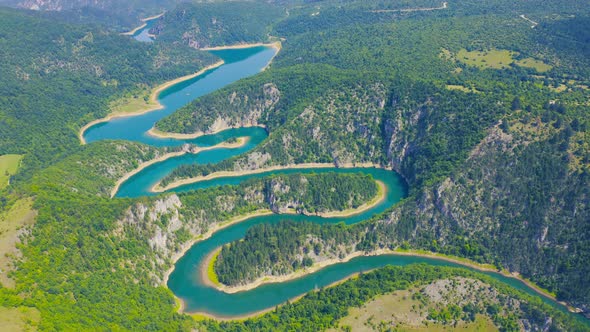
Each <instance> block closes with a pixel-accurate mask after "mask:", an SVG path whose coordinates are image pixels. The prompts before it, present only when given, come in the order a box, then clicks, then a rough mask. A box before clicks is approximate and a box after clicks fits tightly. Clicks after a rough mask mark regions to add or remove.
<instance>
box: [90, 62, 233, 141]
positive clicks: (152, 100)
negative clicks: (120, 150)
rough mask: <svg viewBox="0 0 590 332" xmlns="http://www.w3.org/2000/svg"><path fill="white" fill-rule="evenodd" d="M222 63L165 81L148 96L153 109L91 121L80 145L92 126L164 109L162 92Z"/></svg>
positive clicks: (115, 114)
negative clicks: (161, 97)
mask: <svg viewBox="0 0 590 332" xmlns="http://www.w3.org/2000/svg"><path fill="white" fill-rule="evenodd" d="M224 63H225V62H224V61H223V60H220V61H217V62H216V63H214V64H211V65H208V66H206V67H205V68H203V69H201V70H199V71H197V72H195V73H193V74H189V75H186V76H182V77H178V78H175V79H173V80H171V81H167V82H164V83H162V84H160V85H159V86H157V87H156V88H155V89H153V90H152V92H151V94H150V101H149V103H150V104H155V105H156V106H154V107H149V108H147V109H140V110H137V111H133V112H125V113H111V114H109V115H107V116H106V117H104V118H100V119H96V120H93V121H91V122H89V123H87V124H86V125H85V126H84V127H82V128H81V129H80V131H79V132H78V138H79V139H80V143H81V144H82V145H85V144H86V139H84V133H85V132H86V130H88V129H89V128H90V127H93V126H95V125H97V124H99V123H103V122H108V121H110V120H112V119H115V118H126V117H130V116H136V115H141V114H145V113H149V112H153V111H158V110H161V109H163V108H164V105H162V104H161V103H160V101H159V100H158V97H159V96H160V93H162V92H163V91H164V90H166V89H168V88H169V87H171V86H173V85H175V84H178V83H181V82H184V81H187V80H190V79H192V78H195V77H197V76H199V75H202V74H204V73H205V72H207V71H209V70H212V69H215V68H218V67H220V66H222V65H223V64H224Z"/></svg>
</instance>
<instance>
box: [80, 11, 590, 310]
mask: <svg viewBox="0 0 590 332" xmlns="http://www.w3.org/2000/svg"><path fill="white" fill-rule="evenodd" d="M149 25H150V22H148V27H149ZM146 30H147V29H143V30H141V31H139V32H138V33H137V36H136V38H138V39H140V40H141V39H142V38H143V37H138V36H141V34H142V33H143V32H145V31H146ZM142 31H143V32H142ZM275 52H276V50H275V49H273V48H269V47H263V46H262V47H252V48H246V49H232V50H220V51H211V53H213V54H215V55H217V56H219V57H220V58H222V59H223V60H224V61H225V64H223V65H222V66H220V67H217V68H215V69H212V70H209V71H207V72H205V73H204V74H202V75H200V76H198V77H195V78H193V79H190V80H188V81H185V82H181V83H178V84H176V85H173V86H171V87H169V88H168V89H166V90H164V91H163V92H162V93H161V94H160V96H159V101H160V103H161V104H162V105H163V106H164V108H163V109H161V110H157V111H153V112H149V113H145V114H141V115H137V116H129V117H122V118H115V119H112V120H110V121H108V122H104V123H100V124H97V125H94V126H92V127H90V128H88V130H86V131H85V132H84V133H83V135H84V138H85V140H86V142H88V143H91V142H94V141H98V140H104V139H123V140H129V141H136V142H141V143H145V144H150V145H153V146H159V147H163V146H179V145H182V144H185V143H191V144H195V145H197V146H212V145H215V144H218V143H220V142H222V141H224V140H227V139H229V138H232V137H249V138H250V140H249V141H248V143H247V144H246V145H244V146H242V147H240V148H234V149H229V148H221V149H214V150H209V151H205V152H201V153H199V154H196V155H192V154H187V155H183V156H181V157H175V158H171V159H168V160H166V161H163V162H160V163H157V164H154V165H152V166H150V167H147V168H146V169H144V170H143V171H141V172H140V173H138V174H136V175H135V176H132V177H131V178H129V179H128V180H127V181H125V182H124V183H123V184H122V185H121V186H120V188H119V191H118V192H117V194H116V196H117V197H138V196H146V195H153V193H151V192H150V188H151V187H152V186H153V185H154V184H156V183H157V182H159V181H160V180H161V179H162V178H163V177H165V176H166V175H168V174H169V173H170V172H172V171H173V170H174V169H175V168H177V167H179V166H180V165H185V164H203V163H217V162H220V161H222V160H225V159H227V158H230V157H232V156H235V155H238V154H242V153H245V152H247V151H249V150H251V149H253V148H254V147H256V146H257V145H258V144H260V143H261V142H262V141H263V140H264V139H265V138H266V137H267V133H266V131H265V130H264V129H262V128H256V127H255V128H240V129H230V130H226V131H223V132H220V133H218V134H215V135H206V136H202V137H199V138H196V139H190V140H181V139H171V138H157V137H153V136H150V135H149V134H148V131H149V129H150V128H152V127H153V125H154V124H155V123H156V122H157V121H158V120H160V119H162V118H164V117H166V116H168V115H170V114H172V113H173V112H175V111H176V110H178V109H179V108H181V107H182V106H184V105H186V104H188V103H190V102H191V101H192V100H194V99H196V98H198V97H200V96H203V95H205V94H208V93H210V92H213V91H215V90H218V89H220V88H222V87H224V86H226V85H228V84H230V83H232V82H235V81H237V80H239V79H241V78H245V77H249V76H252V75H255V74H256V73H258V72H260V71H261V70H262V69H263V68H265V67H266V66H267V64H268V63H269V62H270V61H271V60H272V58H273V56H274V55H275ZM312 171H313V172H316V173H319V172H342V173H350V172H363V173H369V174H371V175H372V176H373V177H374V178H375V179H378V180H381V181H383V182H384V183H385V185H386V186H387V188H388V191H387V196H386V199H385V200H383V201H382V202H380V203H379V204H377V205H376V206H375V207H373V208H371V209H370V210H368V211H365V212H363V213H361V214H358V215H354V216H350V217H347V218H321V217H309V216H301V215H293V216H279V215H270V216H262V217H254V218H250V219H247V220H246V221H244V222H241V223H238V224H235V225H233V226H230V227H227V228H225V229H222V230H220V231H218V232H216V233H215V234H213V236H212V237H211V238H209V239H207V240H204V241H201V242H198V243H196V244H195V245H194V246H193V247H192V248H191V249H190V250H189V251H188V252H187V253H186V254H185V255H184V256H183V257H182V258H181V259H179V260H178V262H177V263H176V264H175V269H174V271H173V272H172V273H171V275H170V277H169V280H168V287H169V288H170V289H171V290H172V292H173V293H174V294H175V295H176V296H177V297H178V298H180V299H181V300H182V301H183V303H184V310H185V311H186V312H201V313H207V314H211V315H215V316H217V317H225V318H228V317H229V318H231V317H238V316H244V315H248V314H251V313H254V312H258V311H261V310H265V309H268V308H272V307H274V306H276V305H278V304H280V303H284V302H285V301H287V300H288V299H292V298H294V297H297V296H299V295H302V294H304V293H306V292H309V291H310V290H313V289H315V288H318V287H324V286H327V285H330V284H332V283H334V282H336V281H338V280H341V279H343V278H346V277H347V276H350V275H352V274H355V273H358V272H361V271H368V270H371V269H375V268H378V267H382V266H385V265H397V266H405V265H408V264H413V263H426V264H430V265H441V266H461V267H464V266H463V265H459V264H455V263H452V262H448V261H445V260H442V259H436V258H426V257H418V256H400V255H381V256H370V257H358V258H354V259H352V260H350V261H348V262H346V263H339V264H335V265H332V266H329V267H326V268H324V269H321V270H320V271H318V272H316V273H313V274H309V275H306V276H304V277H301V278H298V279H295V280H291V281H288V282H283V283H276V284H267V285H263V286H260V287H257V288H255V289H253V290H250V291H244V292H239V293H235V294H226V293H224V292H221V291H218V290H216V289H214V288H212V287H209V286H206V285H205V283H204V282H203V280H201V276H200V273H199V267H200V266H201V265H202V263H203V261H204V259H205V257H206V256H207V255H208V254H210V253H211V252H212V251H213V250H215V248H218V247H219V246H222V245H224V244H226V243H229V242H231V241H235V240H238V239H240V238H243V237H244V235H245V233H246V231H247V230H248V229H249V228H250V227H252V226H254V225H256V224H260V223H276V222H278V221H279V220H281V219H290V220H308V221H313V222H317V223H333V222H341V221H343V222H345V223H347V224H352V223H356V222H360V221H362V220H366V219H368V218H370V217H371V216H374V215H375V214H378V213H381V212H383V211H385V210H387V209H388V208H390V207H391V206H392V205H394V204H395V203H397V202H398V201H399V200H400V199H402V198H403V197H404V196H405V195H406V192H407V188H406V185H405V183H404V181H403V180H402V179H401V177H400V176H399V175H398V174H396V173H395V172H393V171H387V170H383V169H375V168H352V169H339V168H321V169H304V170H297V169H289V170H282V171H274V172H272V173H273V174H277V173H294V172H312ZM268 174H269V173H261V174H256V175H248V176H237V177H228V178H219V179H214V180H209V181H203V182H198V183H194V184H189V185H185V186H181V187H178V188H175V189H173V190H172V191H177V192H179V191H187V190H195V189H201V188H207V187H211V186H218V185H227V184H237V183H240V182H241V181H244V180H246V179H248V178H252V177H262V176H264V175H268ZM465 268H466V267H465ZM484 273H485V274H487V275H490V276H492V277H493V278H495V279H497V280H500V281H502V282H504V283H507V284H509V285H511V286H513V287H515V288H517V289H519V290H522V291H524V292H526V293H528V294H531V295H535V296H538V297H540V298H541V299H543V301H545V302H546V303H549V304H551V305H553V306H554V307H556V308H558V309H560V310H562V311H564V312H565V311H567V310H566V308H565V307H564V306H563V305H561V304H559V303H557V302H555V301H553V300H551V299H549V298H547V297H544V296H540V295H539V294H538V293H537V292H535V291H534V290H533V289H531V288H530V287H529V286H527V285H526V284H525V283H523V282H522V281H520V280H518V279H515V278H510V277H506V276H504V275H502V274H499V273H495V272H484ZM572 315H573V314H572ZM573 316H574V317H576V318H578V319H583V318H580V317H582V316H581V315H573Z"/></svg>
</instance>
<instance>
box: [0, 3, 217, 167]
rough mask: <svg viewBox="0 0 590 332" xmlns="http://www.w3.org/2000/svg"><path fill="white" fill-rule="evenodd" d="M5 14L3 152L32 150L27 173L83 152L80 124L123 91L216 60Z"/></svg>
mask: <svg viewBox="0 0 590 332" xmlns="http://www.w3.org/2000/svg"><path fill="white" fill-rule="evenodd" d="M0 18H1V19H0V26H1V28H0V31H1V32H0V53H1V54H2V59H3V61H2V64H0V104H1V105H2V106H1V107H0V119H2V121H0V155H2V154H6V153H17V154H25V158H24V160H23V167H24V171H25V172H28V170H29V169H31V168H35V169H38V168H40V167H41V166H44V165H48V164H49V163H50V162H52V161H56V160H58V159H59V158H60V157H62V156H63V155H64V154H67V153H70V152H71V151H72V150H76V149H77V147H78V146H79V141H78V130H79V128H81V127H82V126H83V125H84V124H85V123H87V122H89V121H91V120H93V119H96V118H99V117H101V116H104V115H106V114H107V113H108V102H109V101H110V100H112V99H114V98H116V97H117V96H118V95H120V94H123V93H125V92H128V91H130V90H133V89H136V88H137V86H138V85H140V84H141V85H144V86H145V85H153V84H154V83H157V82H162V81H164V80H167V79H172V78H176V77H179V76H182V75H185V74H187V73H191V72H195V71H197V70H199V69H200V68H203V67H204V66H205V65H207V64H209V63H212V62H214V61H215V58H214V57H212V56H211V55H209V54H205V53H198V52H196V51H194V50H190V49H188V48H182V47H177V46H175V47H170V46H168V45H166V44H158V45H146V44H142V43H138V42H135V41H132V40H130V39H129V38H127V37H123V36H119V35H117V34H114V33H108V32H105V31H101V30H93V29H92V28H89V27H85V26H77V25H67V24H63V23H55V22H51V21H49V20H47V19H43V18H38V17H34V16H29V15H26V14H23V13H21V12H20V11H16V10H10V9H0ZM29 175H30V174H29Z"/></svg>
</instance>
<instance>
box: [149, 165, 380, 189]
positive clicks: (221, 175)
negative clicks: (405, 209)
mask: <svg viewBox="0 0 590 332" xmlns="http://www.w3.org/2000/svg"><path fill="white" fill-rule="evenodd" d="M355 167H358V168H380V166H379V165H377V164H374V163H359V164H352V163H347V164H343V165H340V166H339V167H338V168H355ZM309 168H336V166H335V165H334V164H330V163H307V164H293V165H287V166H272V167H266V168H258V169H254V170H243V171H220V172H215V173H211V174H209V175H207V176H197V177H194V178H188V179H182V180H178V181H174V182H172V183H170V184H168V185H167V186H166V187H161V186H160V183H156V185H154V186H153V187H152V189H151V191H152V192H164V191H168V190H170V189H174V188H176V187H180V186H184V185H187V184H192V183H197V182H201V181H207V180H212V179H218V178H226V177H238V176H244V175H253V174H260V173H267V172H273V171H280V170H284V169H309Z"/></svg>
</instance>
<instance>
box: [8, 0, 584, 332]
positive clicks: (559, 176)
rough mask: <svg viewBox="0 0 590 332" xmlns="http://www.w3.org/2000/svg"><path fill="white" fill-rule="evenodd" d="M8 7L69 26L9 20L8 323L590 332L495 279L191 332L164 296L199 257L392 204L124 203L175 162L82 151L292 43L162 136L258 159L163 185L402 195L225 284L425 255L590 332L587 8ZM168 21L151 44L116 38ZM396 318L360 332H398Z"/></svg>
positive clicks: (325, 196) (255, 199) (262, 245)
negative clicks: (478, 266)
mask: <svg viewBox="0 0 590 332" xmlns="http://www.w3.org/2000/svg"><path fill="white" fill-rule="evenodd" d="M8 2H10V5H11V6H26V7H27V8H32V7H33V6H39V9H41V10H48V11H57V12H52V13H48V12H45V11H42V12H33V11H24V10H17V9H8V8H3V7H2V8H0V58H1V59H2V61H0V156H5V155H10V156H11V158H10V159H11V162H12V164H11V165H8V166H10V172H8V171H5V172H6V175H5V177H6V179H8V180H9V182H5V183H3V184H2V186H1V187H2V189H0V282H1V284H0V321H2V322H8V321H9V320H16V321H18V323H19V324H20V326H21V327H22V328H21V329H23V330H24V329H27V328H28V329H38V330H51V331H54V330H101V329H104V330H131V331H137V330H141V331H144V330H145V331H168V330H176V331H181V330H182V331H188V330H194V329H198V330H211V331H243V330H253V331H261V330H262V331H264V330H297V331H299V330H301V331H303V330H308V331H320V330H326V329H329V328H333V329H343V330H348V329H352V327H351V324H352V323H351V322H354V321H355V320H356V317H357V316H358V317H361V316H362V315H363V310H365V311H370V308H371V306H372V307H373V308H374V307H378V308H398V307H400V310H402V309H404V308H406V309H407V314H408V315H409V316H412V317H417V318H416V320H415V322H414V325H411V324H410V325H411V326H410V327H411V328H414V329H429V328H438V329H449V328H457V327H458V328H466V329H467V328H469V327H472V328H473V327H474V326H476V327H480V329H481V326H486V327H489V328H490V329H492V330H493V329H500V330H502V331H517V330H550V331H587V330H588V329H589V328H588V325H587V324H585V323H587V322H586V321H584V320H583V319H582V317H575V318H574V316H573V315H569V314H568V315H566V314H565V313H563V312H561V311H559V310H557V309H556V308H554V307H551V306H549V305H546V304H544V303H543V302H542V301H541V300H540V298H539V297H532V296H528V295H525V294H524V293H521V292H518V291H516V290H515V289H513V288H511V287H508V286H507V285H505V284H504V283H500V282H497V281H494V279H492V278H491V277H486V276H484V275H483V274H479V273H474V272H469V271H468V270H466V269H455V268H442V267H436V266H430V265H428V266H426V265H411V266H405V267H391V266H389V267H385V268H381V269H378V270H376V271H372V272H368V273H362V274H361V275H359V276H358V277H355V278H352V279H350V280H348V281H345V282H342V283H341V284H339V285H335V286H333V287H327V288H325V289H318V290H314V291H311V292H310V293H309V294H307V295H305V296H303V297H302V298H301V299H299V300H298V301H296V302H293V303H291V302H287V303H286V304H284V305H281V306H278V307H277V308H275V309H274V310H271V311H269V312H267V313H265V314H263V315H261V316H258V317H254V318H249V319H245V320H240V321H233V322H220V321H216V320H211V319H201V320H199V321H197V320H195V319H194V317H192V316H190V315H188V314H185V313H183V312H182V310H179V309H182V308H179V307H180V306H179V303H178V302H177V300H178V299H176V298H175V297H174V294H173V293H172V291H171V290H170V289H168V288H167V287H166V285H165V280H166V279H167V277H168V275H169V273H170V268H171V267H173V266H174V263H175V262H176V261H177V260H178V259H179V258H180V257H181V256H182V255H183V254H184V253H185V252H186V250H187V249H188V248H190V247H191V245H192V244H194V243H195V241H199V240H204V238H206V237H207V236H209V235H210V234H211V233H213V232H215V231H218V230H220V229H221V228H223V227H227V226H228V225H230V224H232V223H234V222H236V221H237V220H241V219H240V218H242V217H244V216H249V215H253V214H255V213H259V214H260V213H262V214H263V213H271V212H274V213H285V212H289V213H296V214H301V215H317V214H322V213H327V212H333V211H344V210H349V209H354V208H358V207H359V206H361V205H362V204H364V203H367V202H369V201H370V200H371V199H373V198H374V197H375V196H376V195H377V194H378V193H379V188H378V186H377V184H376V183H375V181H374V179H373V178H371V177H370V176H368V175H363V174H360V173H359V174H340V173H320V174H303V175H302V174H288V175H273V176H269V177H263V178H254V179H250V180H247V181H244V182H242V183H241V184H239V185H224V186H217V187H211V188H208V189H201V190H193V191H189V192H185V193H177V194H174V193H162V194H159V195H155V196H153V197H140V198H133V199H130V198H111V197H110V196H111V191H112V190H113V188H114V187H115V185H116V183H117V181H119V180H120V179H121V178H122V177H124V176H125V174H128V173H129V172H131V171H133V170H135V169H137V167H138V166H139V165H141V164H142V163H144V162H147V161H150V160H154V159H155V158H158V157H161V156H162V155H164V154H165V153H169V152H173V151H178V149H180V148H156V147H152V146H147V145H144V144H140V143H135V142H128V141H101V142H94V143H91V144H88V145H81V144H80V141H79V137H78V134H79V130H80V128H81V127H82V126H83V125H85V124H87V123H88V122H90V121H92V120H95V119H98V118H101V117H103V116H106V115H107V114H109V113H110V111H111V110H110V109H109V108H110V107H111V106H112V105H113V102H115V101H120V100H122V99H124V98H125V97H129V96H134V97H135V98H136V99H137V98H141V96H142V95H144V94H145V92H146V91H148V90H149V89H150V88H152V87H155V86H157V85H159V84H160V83H162V82H164V81H167V80H170V79H174V78H177V77H180V76H184V75H187V74H191V73H194V72H196V71H198V70H200V69H202V68H203V67H205V66H207V65H209V64H212V63H215V62H216V61H218V59H217V58H216V57H215V56H213V55H211V54H210V53H207V52H203V51H199V50H196V49H198V48H203V47H213V46H219V45H228V44H244V43H259V42H269V41H273V42H274V41H279V40H280V41H281V43H282V49H281V51H280V53H279V54H278V55H277V57H276V58H275V59H274V60H273V63H272V65H271V66H270V67H269V68H268V69H266V70H265V71H264V72H262V73H260V74H258V75H255V76H253V77H250V78H247V79H243V80H240V81H238V82H236V83H234V84H232V85H229V86H227V87H225V88H223V89H220V90H218V91H216V92H214V93H212V94H210V95H207V96H204V97H202V98H199V99H197V100H195V101H194V102H192V103H191V104H189V105H188V106H186V107H184V108H182V109H180V110H179V111H178V112H176V113H174V114H173V115H171V116H169V117H167V118H165V119H163V120H162V121H160V122H159V123H157V124H156V128H157V129H159V130H161V131H167V132H174V133H183V134H190V133H200V134H207V133H212V132H217V131H220V130H223V129H226V128H229V127H239V126H263V127H265V128H266V130H267V131H268V134H269V135H268V137H267V138H266V139H265V140H264V141H263V142H262V143H261V144H259V145H258V146H257V147H255V148H253V149H252V150H249V152H247V153H245V154H243V155H238V156H236V157H234V158H231V159H228V160H225V161H223V162H220V163H218V164H211V165H189V166H182V167H179V168H177V169H176V170H175V171H174V172H172V173H171V174H170V175H169V176H168V177H166V178H165V179H164V180H163V182H162V184H163V185H166V184H169V183H171V182H173V181H176V180H182V179H186V178H189V177H193V176H201V175H209V174H211V173H213V172H216V171H243V170H255V169H264V168H269V167H277V166H288V165H294V164H301V163H316V162H318V163H320V162H321V163H333V164H334V165H335V166H337V167H343V166H352V165H355V164H359V163H374V164H377V165H380V166H382V167H386V168H391V169H393V170H394V171H396V172H398V173H399V174H400V175H401V176H402V177H403V178H404V179H405V180H406V181H407V184H408V188H409V195H408V197H406V198H405V199H403V200H402V201H401V202H400V203H399V204H397V205H394V206H393V207H392V208H390V209H388V210H387V211H385V212H384V213H382V214H380V215H377V216H374V217H373V218H372V219H370V220H366V221H364V222H361V223H358V224H354V225H350V226H348V225H344V224H343V223H340V224H335V225H334V224H329V223H326V224H321V225H320V224H318V223H312V222H299V221H297V222H295V221H291V220H290V218H289V217H288V216H287V215H285V216H283V217H281V219H282V220H281V221H280V222H276V223H269V224H259V225H256V226H252V227H251V228H249V230H248V231H247V233H246V236H245V238H244V239H241V240H238V241H235V242H232V243H229V244H227V245H224V246H223V248H222V249H221V251H220V254H219V256H217V259H216V260H215V263H214V264H213V265H212V266H213V267H214V271H213V272H216V273H217V275H218V276H219V281H221V282H222V283H223V284H226V285H243V284H247V283H248V282H251V281H252V280H257V279H258V280H263V279H264V278H265V277H267V276H283V275H286V274H289V273H292V272H294V271H301V270H302V269H304V268H307V267H310V266H313V265H316V264H318V263H320V262H322V261H326V260H334V261H335V260H338V259H342V258H345V257H347V256H350V255H369V254H373V253H382V252H384V251H387V250H399V249H403V250H425V251H432V252H436V253H442V254H446V255H450V256H454V257H459V258H466V259H469V260H471V261H475V262H478V263H485V264H493V265H495V266H496V267H497V268H498V269H507V270H508V271H509V272H514V273H519V274H521V275H522V276H523V277H524V278H526V279H529V280H531V281H532V282H534V283H535V284H537V285H539V286H541V287H543V288H545V289H547V290H548V291H550V292H552V293H554V294H555V295H556V297H557V299H559V300H563V301H566V302H567V303H568V304H569V305H572V306H574V307H576V308H579V309H580V310H582V311H583V312H584V313H585V314H586V315H587V316H589V315H588V312H590V280H589V278H588V277H587V276H588V275H589V274H590V267H589V266H588V262H589V261H590V240H589V239H590V223H589V221H590V134H589V131H590V118H589V117H588V114H589V112H590V103H589V100H590V32H589V31H590V29H588V26H589V22H590V8H589V7H588V6H587V2H586V1H582V0H574V1H570V2H568V3H567V4H564V3H563V1H557V0H549V1H543V2H532V1H517V2H514V1H509V0H495V1H487V2H481V1H458V2H454V1H450V2H448V3H446V2H445V3H443V2H439V1H434V0H418V1H410V0H407V1H406V0H403V1H395V2H387V1H380V0H369V1H367V0H350V1H348V0H347V1H342V0H325V1H311V0H309V1H308V0H285V1H283V0H276V1H264V0H261V1H195V2H191V3H183V4H180V5H179V6H178V7H175V8H173V6H172V5H173V3H174V4H175V3H176V1H163V2H162V1H147V2H143V1H117V2H115V1H78V0H76V1H64V0H55V1H20V0H18V1H16V0H15V1H3V2H2V1H0V3H8ZM88 6H89V7H88ZM168 6H170V7H168ZM161 9H167V13H166V14H165V15H164V16H162V17H161V18H160V19H158V21H157V23H156V25H155V27H154V29H153V30H152V32H153V33H155V34H157V37H156V39H155V42H154V43H139V42H137V41H135V40H133V39H132V38H129V37H128V36H121V35H119V32H121V31H122V30H121V29H120V28H122V27H124V26H131V27H133V26H136V25H135V23H137V21H138V20H137V19H138V18H141V17H145V16H148V15H153V14H158V13H160V10H161ZM111 14H112V15H111ZM521 15H523V16H524V17H522V16H521ZM86 18H88V19H86ZM66 22H69V23H66ZM81 22H82V23H90V24H92V25H87V24H80V23H81ZM134 22H135V23H134ZM111 23H112V24H113V26H110V27H105V26H104V24H111ZM115 25H116V27H115ZM188 147H189V146H188V145H187V146H185V147H183V148H184V149H187V148H188ZM21 156H22V162H21ZM7 159H8V158H7ZM2 167H4V165H2ZM6 169H7V170H8V169H9V167H6ZM13 173H16V174H15V175H12V174H13ZM292 219H298V218H292ZM310 219H312V218H310ZM240 226H241V225H240ZM230 230H231V229H230ZM200 254H201V253H200ZM245 262H246V263H245ZM191 277H193V276H191ZM286 287H289V285H286ZM387 299H389V300H387ZM380 301H381V302H380ZM384 301H390V302H384ZM382 303H389V305H386V304H383V305H382ZM402 303H403V306H402ZM401 307H404V308H401ZM410 308H411V309H410ZM394 314H395V312H393V313H391V312H387V315H386V316H387V317H385V318H386V319H385V318H384V319H379V321H375V319H372V318H367V319H366V320H365V321H366V323H367V324H366V325H363V326H364V327H366V328H371V329H375V330H379V329H387V328H390V329H396V328H400V329H403V328H408V326H406V325H404V324H406V323H404V322H403V321H402V320H401V319H400V320H396V319H394ZM384 315H385V314H384ZM369 317H371V316H369ZM198 318H203V317H198ZM361 318H362V317H361ZM576 318H580V321H578V320H577V319H576ZM363 319H364V318H363ZM356 321H357V323H359V322H361V320H356ZM360 324H362V322H361V323H360ZM1 325H2V324H0V326H1ZM0 328H1V327H0ZM10 329H12V328H10ZM474 329H475V328H474Z"/></svg>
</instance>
